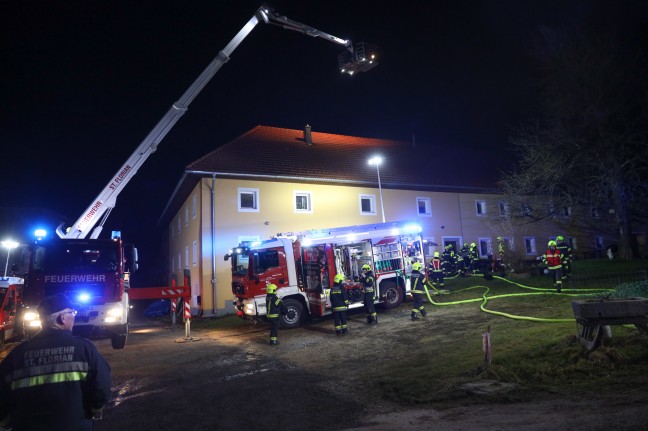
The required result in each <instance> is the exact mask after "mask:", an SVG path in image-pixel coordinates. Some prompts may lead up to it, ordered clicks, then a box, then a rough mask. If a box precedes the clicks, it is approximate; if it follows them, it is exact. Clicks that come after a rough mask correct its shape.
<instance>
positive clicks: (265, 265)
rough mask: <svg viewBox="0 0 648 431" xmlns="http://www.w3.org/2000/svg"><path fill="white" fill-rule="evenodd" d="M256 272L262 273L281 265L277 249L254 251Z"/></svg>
mask: <svg viewBox="0 0 648 431" xmlns="http://www.w3.org/2000/svg"><path fill="white" fill-rule="evenodd" d="M253 258H254V273H255V274H262V273H264V272H266V271H267V270H268V269H270V268H277V267H278V266H279V252H278V251H277V250H275V249H270V250H265V251H259V252H256V253H254V255H253Z"/></svg>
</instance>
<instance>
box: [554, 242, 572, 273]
mask: <svg viewBox="0 0 648 431" xmlns="http://www.w3.org/2000/svg"><path fill="white" fill-rule="evenodd" d="M556 248H557V249H558V250H560V255H561V258H562V279H563V280H567V279H568V278H569V277H571V272H572V266H571V262H572V249H571V247H570V246H569V244H567V242H566V241H565V237H564V236H562V235H558V236H557V237H556Z"/></svg>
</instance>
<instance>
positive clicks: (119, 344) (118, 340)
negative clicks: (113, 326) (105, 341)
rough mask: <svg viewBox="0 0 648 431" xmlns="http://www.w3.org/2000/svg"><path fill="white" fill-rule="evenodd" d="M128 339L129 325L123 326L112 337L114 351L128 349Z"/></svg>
mask: <svg viewBox="0 0 648 431" xmlns="http://www.w3.org/2000/svg"><path fill="white" fill-rule="evenodd" d="M127 338H128V323H127V324H125V325H121V327H120V329H118V330H117V332H116V333H115V334H112V335H111V336H110V344H112V348H113V349H116V350H117V349H123V348H124V347H126V339H127Z"/></svg>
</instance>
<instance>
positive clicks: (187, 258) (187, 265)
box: [185, 246, 189, 268]
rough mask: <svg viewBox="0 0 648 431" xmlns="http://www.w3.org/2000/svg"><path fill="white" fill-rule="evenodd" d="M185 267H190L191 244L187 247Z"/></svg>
mask: <svg viewBox="0 0 648 431" xmlns="http://www.w3.org/2000/svg"><path fill="white" fill-rule="evenodd" d="M185 268H189V246H186V247H185Z"/></svg>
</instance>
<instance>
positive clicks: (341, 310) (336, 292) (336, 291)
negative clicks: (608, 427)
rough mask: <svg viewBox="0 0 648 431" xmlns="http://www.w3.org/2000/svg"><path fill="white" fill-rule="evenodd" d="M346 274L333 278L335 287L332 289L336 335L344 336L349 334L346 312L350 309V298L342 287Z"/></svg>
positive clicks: (332, 307)
mask: <svg viewBox="0 0 648 431" xmlns="http://www.w3.org/2000/svg"><path fill="white" fill-rule="evenodd" d="M343 282H344V274H336V275H335V277H334V278H333V287H331V292H330V296H331V309H332V310H333V320H334V321H335V334H336V335H342V334H346V333H347V332H349V330H348V329H347V316H346V311H347V308H349V297H348V296H347V291H346V289H345V288H344V286H343V285H342V283H343Z"/></svg>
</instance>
